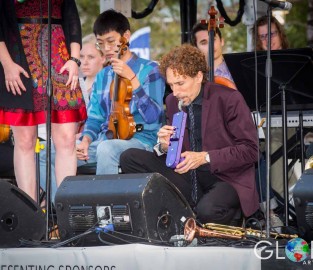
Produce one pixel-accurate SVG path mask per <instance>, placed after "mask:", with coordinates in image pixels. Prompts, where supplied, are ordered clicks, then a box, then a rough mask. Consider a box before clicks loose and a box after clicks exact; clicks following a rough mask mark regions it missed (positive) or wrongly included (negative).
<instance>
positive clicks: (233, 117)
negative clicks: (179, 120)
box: [166, 82, 259, 216]
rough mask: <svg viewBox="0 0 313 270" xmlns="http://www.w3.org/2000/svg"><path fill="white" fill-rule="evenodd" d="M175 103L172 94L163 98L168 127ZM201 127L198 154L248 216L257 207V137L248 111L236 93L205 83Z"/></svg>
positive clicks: (232, 90) (176, 109)
mask: <svg viewBox="0 0 313 270" xmlns="http://www.w3.org/2000/svg"><path fill="white" fill-rule="evenodd" d="M177 104H178V102H177V99H176V98H175V97H174V96H173V94H170V95H169V96H168V97H167V98H166V115H167V120H168V124H170V125H171V123H172V119H173V114H174V113H176V112H177V111H178V107H177ZM201 125H202V126H201V130H202V151H207V152H208V153H209V155H210V165H209V168H210V171H211V173H212V174H214V175H216V176H217V177H218V178H219V179H221V180H223V181H225V182H227V183H229V184H231V185H232V186H233V187H234V188H235V190H236V191H237V193H238V196H239V198H240V203H241V208H242V210H243V212H244V215H245V216H250V215H252V214H253V213H254V212H255V211H256V210H257V209H258V208H259V202H258V193H257V189H256V181H255V163H256V162H257V160H258V137H257V131H256V127H255V125H254V123H253V120H252V116H251V112H250V110H249V108H248V106H247V104H246V102H245V100H244V98H243V97H242V95H241V94H240V92H239V91H237V90H234V89H231V88H228V87H225V86H222V85H219V84H215V83H211V82H208V83H206V84H205V86H204V93H203V100H202V120H201ZM186 132H188V131H187V129H186V131H185V133H186ZM184 138H185V140H184V148H185V149H190V148H189V141H188V138H189V136H188V135H187V134H186V136H185V137H184ZM221 196H223V194H221Z"/></svg>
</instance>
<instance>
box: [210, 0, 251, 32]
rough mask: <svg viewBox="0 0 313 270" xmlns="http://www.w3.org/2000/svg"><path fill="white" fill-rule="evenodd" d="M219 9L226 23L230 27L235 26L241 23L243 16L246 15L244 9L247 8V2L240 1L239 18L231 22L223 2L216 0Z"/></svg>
mask: <svg viewBox="0 0 313 270" xmlns="http://www.w3.org/2000/svg"><path fill="white" fill-rule="evenodd" d="M216 4H217V8H218V10H219V12H220V13H221V15H222V17H224V19H225V23H227V24H229V25H230V26H235V25H237V24H238V23H240V21H241V18H242V15H243V13H244V7H245V0H240V1H239V9H238V11H237V16H236V18H235V19H234V20H231V19H230V18H229V17H228V15H227V13H226V11H225V8H224V5H223V2H222V0H216Z"/></svg>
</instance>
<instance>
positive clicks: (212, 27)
mask: <svg viewBox="0 0 313 270" xmlns="http://www.w3.org/2000/svg"><path fill="white" fill-rule="evenodd" d="M208 14H209V15H210V19H209V20H208V21H207V20H201V21H200V22H201V23H203V24H207V25H208V35H209V46H208V65H209V74H208V81H209V82H215V83H218V84H221V85H224V86H227V87H229V88H233V89H236V90H237V88H236V85H235V84H234V82H232V81H231V80H229V79H227V78H224V77H221V76H214V37H215V31H216V28H223V27H224V18H223V17H220V18H219V19H217V18H216V15H217V11H216V10H215V8H214V6H211V7H210V9H209V11H208Z"/></svg>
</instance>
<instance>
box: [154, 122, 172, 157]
mask: <svg viewBox="0 0 313 270" xmlns="http://www.w3.org/2000/svg"><path fill="white" fill-rule="evenodd" d="M173 133H174V127H173V126H167V125H165V126H163V127H161V128H160V130H159V132H158V133H157V135H158V140H159V143H160V144H161V148H162V150H163V151H165V152H167V149H168V146H169V145H170V137H171V135H173Z"/></svg>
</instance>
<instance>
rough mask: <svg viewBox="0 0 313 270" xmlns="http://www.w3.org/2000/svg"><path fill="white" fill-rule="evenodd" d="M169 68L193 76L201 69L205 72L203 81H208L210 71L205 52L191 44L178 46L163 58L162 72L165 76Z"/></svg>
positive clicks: (161, 62)
mask: <svg viewBox="0 0 313 270" xmlns="http://www.w3.org/2000/svg"><path fill="white" fill-rule="evenodd" d="M168 68H171V69H172V70H173V72H174V74H175V75H176V74H179V75H182V76H185V77H186V76H189V77H192V78H194V77H195V76H196V75H197V74H198V72H199V71H201V72H202V73H203V74H204V76H203V81H202V83H204V82H205V81H206V74H207V72H208V68H207V62H206V60H205V56H204V54H203V53H202V52H201V51H200V50H199V49H197V48H196V47H194V46H191V45H190V44H183V45H181V46H176V47H174V48H173V49H172V50H170V51H169V52H168V53H167V54H165V55H164V56H163V57H162V58H161V61H160V72H161V74H162V75H163V76H164V77H166V70H167V69H168Z"/></svg>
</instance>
